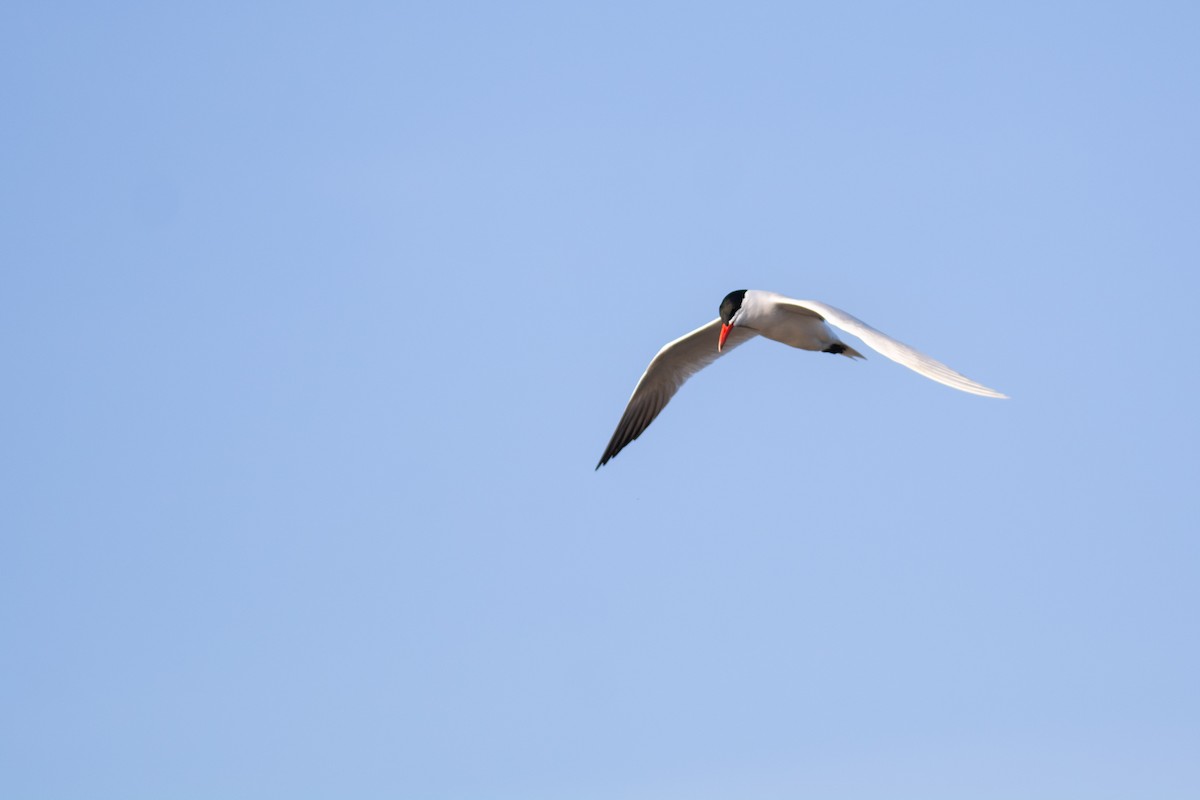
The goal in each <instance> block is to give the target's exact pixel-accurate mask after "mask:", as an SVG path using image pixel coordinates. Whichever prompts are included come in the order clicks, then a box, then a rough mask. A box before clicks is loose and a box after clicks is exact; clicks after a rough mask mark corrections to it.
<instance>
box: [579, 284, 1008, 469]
mask: <svg viewBox="0 0 1200 800" xmlns="http://www.w3.org/2000/svg"><path fill="white" fill-rule="evenodd" d="M831 326H832V327H831ZM834 328H837V329H839V330H842V331H844V332H846V333H849V334H852V335H854V336H856V337H858V338H859V339H861V340H862V341H863V343H864V344H866V345H867V346H868V347H870V348H871V349H873V350H875V351H877V352H879V353H882V354H883V355H885V356H887V357H888V358H890V359H892V360H893V361H895V362H897V363H899V364H903V365H904V366H906V367H908V368H909V369H911V370H913V371H915V372H918V373H920V374H921V375H924V376H925V377H927V378H929V379H931V380H934V381H937V382H938V383H942V384H945V385H946V386H950V387H952V388H954V389H958V390H960V391H963V392H970V393H971V394H978V395H982V396H984V397H998V398H1003V397H1006V395H1003V394H1001V393H1000V392H997V391H996V390H995V389H989V388H988V387H987V386H984V385H983V384H982V383H977V382H975V381H973V380H971V379H970V378H968V377H967V376H965V375H963V374H961V373H959V372H955V371H954V370H952V369H951V368H950V367H948V366H946V365H945V364H943V363H941V362H940V361H937V360H935V359H932V358H930V357H929V356H927V355H925V354H924V353H922V352H920V351H919V350H915V349H913V348H911V347H909V346H908V345H906V344H904V343H903V342H901V341H898V340H896V339H893V338H892V337H890V336H888V335H887V334H886V333H883V332H882V331H878V330H876V329H875V328H872V327H871V326H870V325H868V324H867V323H865V322H863V321H862V320H860V319H858V318H857V317H854V316H851V315H850V314H847V313H846V312H845V311H842V310H841V309H838V308H834V307H833V306H831V305H827V304H826V303H820V302H817V301H816V300H793V299H792V298H790V297H784V296H783V295H781V294H776V293H775V292H764V291H759V290H744V289H743V290H739V291H736V292H730V293H729V294H728V295H727V296H726V297H725V299H724V300H723V301H722V302H721V307H720V316H719V317H718V318H717V319H715V320H713V321H712V322H710V323H708V324H707V325H702V326H701V327H699V328H697V329H696V330H694V331H692V332H691V333H688V334H685V335H683V336H681V337H679V338H678V339H676V340H674V341H673V342H668V343H667V344H666V345H665V346H664V347H663V348H662V349H661V350H659V351H658V354H657V355H655V356H654V358H653V360H651V362H650V366H648V367H647V368H646V371H645V372H644V373H643V374H642V377H641V380H639V381H638V383H637V386H636V387H635V388H634V390H633V395H632V396H631V397H630V398H629V404H628V405H627V406H626V407H625V413H624V414H623V415H622V416H621V421H620V422H619V423H617V429H616V430H615V431H614V432H613V435H612V439H611V440H609V443H608V447H607V448H605V450H604V455H603V456H601V457H600V463H599V464H597V465H596V469H599V468H600V467H602V466H603V465H604V464H606V463H608V461H609V459H611V458H612V457H613V456H615V455H616V454H617V453H619V452H620V451H621V450H622V449H623V448H624V447H625V446H626V445H628V444H629V443H630V442H632V441H633V440H634V439H636V438H638V436H640V435H641V434H642V432H643V431H645V430H646V428H647V427H649V425H650V423H651V422H653V421H654V418H655V417H657V416H658V415H659V413H660V412H661V411H662V410H663V408H665V407H666V405H667V403H668V402H669V401H670V400H671V398H672V397H673V396H674V395H675V393H676V392H677V391H679V387H681V386H683V384H684V382H685V381H687V379H688V378H690V377H691V376H692V375H694V374H695V373H697V372H699V371H700V370H701V369H703V368H704V367H706V366H708V365H709V364H711V363H712V362H714V361H716V360H717V358H719V357H720V356H722V355H724V354H725V353H726V352H728V351H729V350H732V349H733V348H735V347H737V346H738V345H741V344H742V343H744V342H747V341H749V340H750V339H753V338H754V337H755V336H758V335H762V336H765V337H766V338H768V339H774V340H775V341H777V342H781V343H783V344H786V345H789V346H791V347H796V348H799V349H801V350H814V351H818V352H823V353H834V354H837V355H844V356H846V357H848V358H865V356H863V355H862V354H861V353H859V352H858V351H857V350H855V349H854V348H852V347H850V346H849V345H847V344H846V343H845V342H843V341H842V340H841V339H840V338H838V335H837V333H836V332H835V331H834Z"/></svg>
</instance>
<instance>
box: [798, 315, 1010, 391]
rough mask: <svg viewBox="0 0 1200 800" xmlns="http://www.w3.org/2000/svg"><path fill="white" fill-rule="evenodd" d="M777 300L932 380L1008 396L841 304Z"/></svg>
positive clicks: (969, 389)
mask: <svg viewBox="0 0 1200 800" xmlns="http://www.w3.org/2000/svg"><path fill="white" fill-rule="evenodd" d="M777 302H779V303H780V304H781V305H784V306H785V307H786V306H790V307H792V308H793V309H795V310H796V311H800V312H802V313H810V314H816V315H817V316H819V317H820V318H821V319H823V320H825V321H826V322H828V323H829V324H830V325H832V326H833V327H835V328H840V329H841V330H844V331H845V332H846V333H849V334H853V335H854V336H857V337H858V338H859V339H862V340H863V343H864V344H866V345H867V346H868V347H870V348H871V349H873V350H877V351H878V352H880V353H882V354H883V355H885V356H887V357H888V358H890V359H891V360H892V361H895V362H896V363H898V364H903V365H904V366H906V367H908V368H909V369H911V370H913V371H915V372H919V373H921V374H922V375H924V376H925V377H926V378H929V379H930V380H935V381H937V382H938V383H942V384H945V385H946V386H949V387H951V388H954V389H958V390H960V391H963V392H970V393H971V394H979V395H983V396H984V397H1000V398H1007V397H1008V395H1006V394H1001V393H1000V392H997V391H996V390H995V389H989V388H988V387H987V386H984V385H983V384H982V383H976V382H975V381H973V380H971V379H970V378H968V377H967V376H966V375H963V374H962V373H960V372H955V371H954V370H952V369H950V367H947V366H946V365H945V364H943V363H942V362H940V361H937V360H935V359H932V358H930V357H929V356H927V355H925V354H924V353H922V352H921V351H920V350H915V349H913V348H911V347H909V346H908V345H906V344H905V343H904V342H901V341H897V340H896V339H893V338H892V337H890V336H888V335H887V334H886V333H884V332H882V331H878V330H876V329H875V328H872V327H871V326H870V325H868V324H867V323H865V322H863V321H862V320H861V319H859V318H857V317H855V316H852V315H850V314H847V313H846V312H845V311H842V310H841V309H840V308H834V307H833V306H831V305H827V304H825V303H819V302H817V301H816V300H793V299H791V298H790V297H780V298H778V299H777Z"/></svg>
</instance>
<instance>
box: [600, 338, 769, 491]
mask: <svg viewBox="0 0 1200 800" xmlns="http://www.w3.org/2000/svg"><path fill="white" fill-rule="evenodd" d="M720 332H721V320H720V319H714V320H713V321H712V322H710V323H708V324H707V325H705V326H703V327H700V328H697V329H696V330H694V331H692V332H691V333H689V334H686V335H684V336H680V337H679V338H678V339H676V340H675V341H673V342H670V343H669V344H667V345H666V346H665V347H663V349H661V350H659V351H658V355H656V356H655V357H654V359H653V360H652V361H651V362H650V366H648V367H646V371H645V373H643V374H642V379H641V380H639V381H638V383H637V386H636V387H634V390H633V395H632V396H631V397H630V398H629V405H627V406H626V407H625V413H624V414H622V415H621V421H620V422H619V423H617V429H616V431H614V432H613V435H612V439H610V440H609V442H608V447H606V448H605V449H604V455H602V456H600V463H599V464H597V465H596V469H600V467H602V466H604V465H605V464H607V463H608V461H609V459H611V458H612V457H613V456H615V455H616V454H617V453H619V452H621V450H622V449H623V448H624V447H625V445H627V444H629V443H630V442H632V441H633V440H634V439H636V438H638V437H639V436H641V435H642V431H644V430H646V428H648V427H649V426H650V423H651V422H653V421H654V418H655V417H657V416H658V415H659V413H660V412H661V411H662V410H663V409H664V408H666V406H667V403H668V402H670V400H671V398H672V397H674V396H675V393H676V392H678V391H679V387H680V386H683V384H684V383H685V382H686V381H687V379H688V378H690V377H692V376H693V375H695V374H696V373H697V372H699V371H700V370H702V369H704V368H705V367H707V366H708V365H709V364H711V363H712V362H714V361H716V360H717V359H718V358H720V357H721V356H723V355H725V353H728V352H729V351H730V350H732V349H733V348H735V347H737V346H738V345H740V344H742V343H743V342H747V341H749V340H751V339H753V338H754V337H755V336H757V335H758V334H757V333H755V332H754V331H752V330H750V329H749V328H734V329H732V330H731V331H730V332H729V338H727V339H726V340H725V347H724V349H723V350H722V351H721V352H717V337H718V335H719V334H720Z"/></svg>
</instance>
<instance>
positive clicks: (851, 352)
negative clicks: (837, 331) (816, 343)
mask: <svg viewBox="0 0 1200 800" xmlns="http://www.w3.org/2000/svg"><path fill="white" fill-rule="evenodd" d="M822 352H825V353H833V354H835V355H839V356H845V357H846V358H861V359H864V360H865V359H866V356H864V355H863V354H862V353H860V352H858V351H857V350H855V349H854V348H853V347H851V346H850V345H848V344H846V343H845V342H834V343H833V344H831V345H829V347H826V348H825V349H824V350H823V351H822Z"/></svg>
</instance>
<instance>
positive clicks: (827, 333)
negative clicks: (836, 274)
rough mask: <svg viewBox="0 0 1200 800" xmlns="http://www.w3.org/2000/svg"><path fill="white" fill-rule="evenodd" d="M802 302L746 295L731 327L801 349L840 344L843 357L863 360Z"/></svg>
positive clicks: (769, 294)
mask: <svg viewBox="0 0 1200 800" xmlns="http://www.w3.org/2000/svg"><path fill="white" fill-rule="evenodd" d="M805 302H807V301H804V300H792V299H790V298H787V297H784V296H783V295H781V294H776V293H775V292H761V291H753V292H746V296H745V297H744V298H743V300H742V307H741V309H740V310H739V311H738V312H737V313H736V314H735V315H734V319H735V320H736V321H735V322H734V323H733V324H734V325H735V326H736V327H739V328H750V329H751V330H753V331H755V332H757V333H758V334H759V335H760V336H765V337H767V338H768V339H774V340H775V341H777V342H781V343H782V344H786V345H788V346H790V347H796V348H799V349H801V350H815V351H816V352H824V351H825V350H828V349H829V348H830V347H833V346H834V345H839V344H840V345H842V346H843V347H845V348H846V351H845V352H844V354H845V355H849V356H850V357H851V358H854V357H857V358H862V357H863V356H862V354H861V353H859V352H858V351H857V350H854V349H853V348H851V347H849V346H848V345H846V343H845V342H843V341H842V340H841V339H839V338H838V335H837V333H835V332H834V330H833V328H831V327H829V326H828V325H827V324H825V319H824V318H823V317H822V316H821V315H820V314H818V313H816V312H815V311H809V310H808V309H807V308H806V307H805V306H804V305H803V304H804V303H805ZM789 304H793V305H789Z"/></svg>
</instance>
